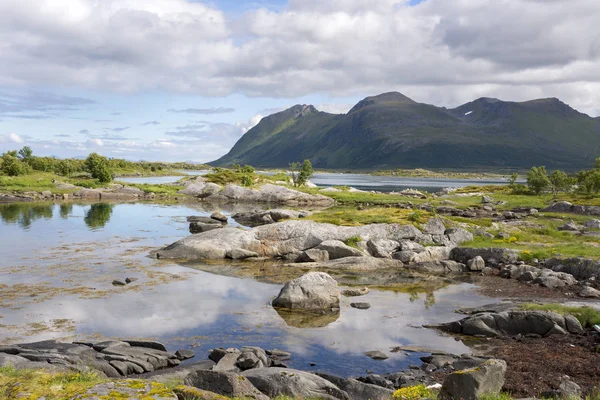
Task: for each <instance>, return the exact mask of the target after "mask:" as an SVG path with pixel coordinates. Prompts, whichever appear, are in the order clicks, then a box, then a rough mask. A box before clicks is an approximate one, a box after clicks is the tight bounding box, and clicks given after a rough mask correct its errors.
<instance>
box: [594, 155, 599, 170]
mask: <svg viewBox="0 0 600 400" xmlns="http://www.w3.org/2000/svg"><path fill="white" fill-rule="evenodd" d="M594 169H600V157H598V158H596V162H595V163H594Z"/></svg>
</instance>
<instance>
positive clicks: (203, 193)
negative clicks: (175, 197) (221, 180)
mask: <svg viewBox="0 0 600 400" xmlns="http://www.w3.org/2000/svg"><path fill="white" fill-rule="evenodd" d="M221 189H222V188H221V186H219V185H217V184H216V183H211V182H197V183H193V184H191V185H189V186H187V187H186V188H184V189H181V190H180V191H179V192H178V193H181V194H185V195H188V196H194V197H198V198H200V199H204V198H207V197H210V196H212V195H216V194H218V193H219V191H221Z"/></svg>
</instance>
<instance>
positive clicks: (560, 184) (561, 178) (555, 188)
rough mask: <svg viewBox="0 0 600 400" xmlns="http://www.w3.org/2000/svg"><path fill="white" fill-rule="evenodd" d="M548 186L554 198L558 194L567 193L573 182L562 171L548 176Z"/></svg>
mask: <svg viewBox="0 0 600 400" xmlns="http://www.w3.org/2000/svg"><path fill="white" fill-rule="evenodd" d="M549 179H550V186H551V188H552V194H553V195H554V196H556V195H557V194H558V192H568V191H569V189H570V188H571V186H572V185H573V180H572V179H571V178H570V177H569V176H568V175H567V174H565V173H564V172H563V171H558V170H556V171H553V172H552V173H551V174H550V178H549Z"/></svg>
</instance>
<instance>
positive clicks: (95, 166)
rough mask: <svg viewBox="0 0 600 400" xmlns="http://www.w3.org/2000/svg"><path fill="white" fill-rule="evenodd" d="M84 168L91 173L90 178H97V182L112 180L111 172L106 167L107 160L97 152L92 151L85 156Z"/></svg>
mask: <svg viewBox="0 0 600 400" xmlns="http://www.w3.org/2000/svg"><path fill="white" fill-rule="evenodd" d="M85 169H86V171H88V172H89V173H90V174H91V175H92V178H94V179H98V181H99V182H102V183H105V182H110V181H112V174H111V173H110V169H109V168H108V160H107V159H106V157H102V156H101V155H99V154H98V153H92V154H90V155H89V156H88V158H86V160H85Z"/></svg>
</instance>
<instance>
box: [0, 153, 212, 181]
mask: <svg viewBox="0 0 600 400" xmlns="http://www.w3.org/2000/svg"><path fill="white" fill-rule="evenodd" d="M207 168H208V167H207V166H206V165H203V164H189V163H183V162H179V163H164V162H148V161H137V162H134V161H127V160H123V159H118V158H106V157H104V156H101V155H99V154H97V153H91V154H90V155H89V156H88V157H87V158H86V159H85V160H82V159H76V158H67V159H59V158H55V157H38V156H34V155H33V150H32V149H31V147H29V146H25V147H23V148H22V149H21V150H18V151H17V150H12V151H7V152H6V153H4V154H3V155H2V157H1V158H0V171H1V172H2V173H3V174H4V175H8V176H19V175H27V174H30V173H32V172H33V171H40V172H51V173H54V174H57V175H61V176H65V177H72V176H74V175H83V174H85V175H91V176H92V178H94V179H98V180H99V181H100V182H110V181H112V180H113V179H114V177H115V175H117V174H127V173H138V172H139V173H142V174H144V173H148V174H149V173H155V172H157V171H163V170H177V169H187V170H203V169H207Z"/></svg>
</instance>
